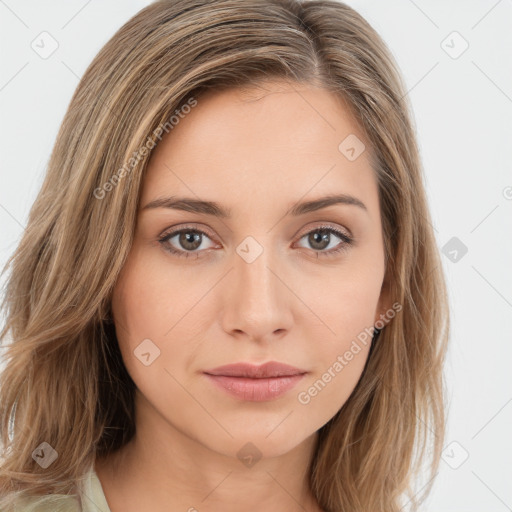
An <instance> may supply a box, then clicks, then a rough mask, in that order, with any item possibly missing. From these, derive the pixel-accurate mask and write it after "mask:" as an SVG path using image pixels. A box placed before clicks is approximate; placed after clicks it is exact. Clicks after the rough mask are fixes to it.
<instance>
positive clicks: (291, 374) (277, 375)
mask: <svg viewBox="0 0 512 512" xmlns="http://www.w3.org/2000/svg"><path fill="white" fill-rule="evenodd" d="M203 373H204V375H206V377H207V378H208V379H209V380H210V381H211V382H212V383H214V384H215V385H216V386H218V387H219V388H220V389H222V390H224V391H226V392H227V393H229V394H230V395H232V396H234V397H236V398H239V399H241V400H246V401H251V402H264V401H268V400H273V399H276V398H278V397H280V396H282V395H284V394H285V393H286V392H287V391H289V390H290V389H292V388H293V387H294V386H295V385H296V384H297V383H298V382H299V381H300V380H301V379H302V378H303V377H304V375H306V373H308V372H307V371H306V370H302V369H300V368H296V367H295V366H290V365H287V364H284V363H279V362H277V361H269V362H268V363H265V364H262V365H254V364H251V363H235V364H228V365H224V366H219V367H217V368H213V369H211V370H206V371H204V372H203Z"/></svg>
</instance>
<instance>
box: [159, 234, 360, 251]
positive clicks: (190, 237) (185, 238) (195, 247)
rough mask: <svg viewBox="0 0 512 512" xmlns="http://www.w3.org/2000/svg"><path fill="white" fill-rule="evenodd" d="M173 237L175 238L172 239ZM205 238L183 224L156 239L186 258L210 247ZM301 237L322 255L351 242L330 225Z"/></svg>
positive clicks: (350, 238) (338, 249) (339, 249)
mask: <svg viewBox="0 0 512 512" xmlns="http://www.w3.org/2000/svg"><path fill="white" fill-rule="evenodd" d="M333 235H334V239H333ZM174 238H175V239H176V240H174V241H173V239H174ZM205 238H206V239H208V240H211V238H210V236H209V235H208V233H206V232H204V231H202V230H200V229H197V228H195V227H191V226H185V227H182V228H181V229H175V230H173V231H171V232H168V233H165V234H164V235H163V236H162V237H160V238H159V239H158V241H159V242H160V243H161V244H162V246H163V247H164V249H165V250H166V251H168V252H170V253H171V254H173V255H175V256H178V257H183V258H188V257H189V256H190V255H193V254H197V256H196V258H199V257H201V256H200V253H202V252H204V251H206V250H207V249H211V247H204V246H203V242H204V241H205ZM336 238H337V239H338V240H340V242H338V243H337V244H336V243H334V245H333V242H336V240H335V239H336ZM302 239H306V242H307V243H308V244H309V245H310V249H312V250H313V251H315V252H316V253H317V254H318V255H322V256H333V255H336V254H338V253H340V252H341V251H346V250H348V248H349V246H350V245H351V244H352V243H353V238H352V237H351V236H349V235H348V234H347V233H344V232H342V231H340V230H339V229H337V228H334V227H332V226H319V227H317V228H316V229H313V230H311V231H308V232H307V233H305V234H304V235H302V236H301V237H300V240H302ZM329 246H331V248H330V249H329V250H326V249H327V248H329ZM199 249H202V250H199Z"/></svg>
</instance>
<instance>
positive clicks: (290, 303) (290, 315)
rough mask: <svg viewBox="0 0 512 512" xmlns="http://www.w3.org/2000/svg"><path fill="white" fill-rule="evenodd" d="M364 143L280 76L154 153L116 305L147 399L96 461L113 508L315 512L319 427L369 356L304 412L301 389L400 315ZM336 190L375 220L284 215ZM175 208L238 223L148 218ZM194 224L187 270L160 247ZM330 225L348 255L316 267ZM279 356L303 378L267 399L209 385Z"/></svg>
mask: <svg viewBox="0 0 512 512" xmlns="http://www.w3.org/2000/svg"><path fill="white" fill-rule="evenodd" d="M350 134H355V135H356V136H357V137H358V138H359V139H360V140H361V141H363V142H364V144H365V145H366V148H367V149H366V151H364V152H363V153H362V154H361V155H360V156H359V157H358V158H357V159H356V160H354V161H349V160H348V159H347V158H346V157H345V155H344V154H342V153H341V152H340V150H339V149H338V146H339V144H340V142H341V141H343V139H345V137H347V136H348V135H350ZM369 147H370V145H369V142H368V141H367V139H366V137H365V135H364V133H363V132H362V131H361V130H360V128H359V127H358V125H357V123H356V122H355V120H354V118H353V117H352V116H351V114H350V111H349V109H348V108H347V105H346V104H345V103H344V101H343V100H342V99H340V98H339V97H337V96H335V95H333V94H332V93H329V92H327V91H325V90H323V89H321V88H317V87H314V86H311V85H307V84H297V83H293V84H289V83H286V82H280V81H271V82H267V83H265V84H264V86H263V88H262V87H261V86H260V87H259V88H255V87H254V86H253V87H252V88H250V89H249V88H248V89H236V90H229V91H223V92H218V91H210V92H208V93H207V95H205V96H201V97H200V98H198V104H197V106H195V107H194V108H192V110H191V112H190V113H189V114H187V115H186V116H185V117H184V118H183V119H181V120H180V122H179V124H178V125H176V126H175V127H174V128H173V129H172V130H171V131H170V132H169V133H168V134H167V135H165V136H164V137H163V138H162V140H161V141H160V142H159V143H158V145H157V146H156V147H155V149H154V151H153V153H152V156H151V160H150V162H149V167H148V169H147V174H146V176H145V178H144V183H143V188H142V192H141V201H140V205H141V210H140V211H139V214H138V221H137V227H136V234H135V238H134V242H133V246H132V248H131V252H130V254H129V257H128V260H127V262H126V264H125V266H124V268H123V271H122V273H121V275H120V277H119V280H118V282H117V284H116V287H115V290H114V294H113V299H112V310H113V315H114V322H115V325H116V332H117V336H118V341H119V345H120V348H121V352H122V355H123V360H124V363H125V365H126V367H127V369H128V372H129V373H130V375H131V377H132V378H133V380H134V382H135V383H136V385H137V388H138V389H137V394H136V402H135V407H136V431H137V433H136V435H135V437H134V439H133V440H132V441H131V442H130V443H128V444H127V445H125V446H124V447H123V448H122V449H121V450H119V451H118V452H117V453H115V454H113V455H111V456H109V457H108V458H107V459H103V460H100V459H98V460H97V461H96V468H95V469H96V472H97V474H98V477H99V479H100V481H101V484H102V487H103V490H104V493H105V496H106V499H107V501H108V503H109V506H110V508H111V510H112V512H121V511H123V512H131V511H140V510H153V511H164V510H165V511H166V510H183V511H190V512H192V511H194V510H198V511H200V512H203V511H222V512H230V511H234V510H236V511H237V512H238V511H240V510H244V511H249V512H251V511H262V510H265V511H270V512H272V511H279V512H283V511H285V512H288V511H289V512H295V511H301V512H303V511H304V510H307V511H320V510H321V509H320V507H319V506H318V504H317V503H316V502H315V500H314V498H313V496H312V493H311V491H310V489H309V487H308V483H307V482H308V477H307V475H308V472H307V466H308V464H309V461H310V460H311V458H312V456H313V453H314V449H315V442H316V440H317V435H318V434H317V431H318V429H320V428H321V427H322V426H323V425H324V424H325V423H327V422H328V421H329V420H330V419H331V418H332V417H333V416H334V415H335V414H336V412H337V411H338V410H339V409H340V408H341V406H342V405H343V404H344V403H345V401H346V400H347V399H348V397H349V396H350V394H351V392H352V390H353V389H354V387H355V385H356V384H357V381H358V379H359V377H360V375H361V373H362V370H363V368H364V364H365V361H366V359H367V355H368V350H369V344H368V345H366V346H363V347H362V350H361V351H360V352H359V353H358V354H357V355H355V356H354V357H353V359H352V360H351V361H350V362H349V363H348V364H347V365H346V366H345V367H344V368H343V370H342V371H341V372H339V373H338V374H337V375H336V377H334V378H332V379H331V381H330V382H329V383H328V384H327V385H326V386H325V387H324V389H323V390H322V391H321V392H319V393H318V394H317V395H316V396H315V397H313V398H311V401H310V402H309V403H307V404H302V403H300V402H299V400H298V393H299V392H301V391H304V390H307V389H308V388H309V387H310V386H311V385H312V384H313V383H314V382H315V381H317V380H318V379H319V378H321V377H322V375H323V374H324V373H325V372H326V371H327V369H328V368H329V367H332V365H333V363H334V362H335V361H336V360H337V358H338V356H339V355H343V354H344V353H345V352H346V351H347V350H348V349H349V347H350V345H351V343H352V342H353V340H355V339H356V337H357V335H358V334H359V333H361V332H362V331H364V329H365V328H370V327H371V326H373V325H374V324H375V322H376V321H377V320H378V319H379V318H381V316H380V315H381V314H383V313H384V312H385V311H386V310H387V309H388V308H389V307H390V304H389V300H388V294H387V289H388V287H387V284H386V282H385V280H384V277H385V259H384V244H383V238H382V225H381V216H380V208H379V199H378V188H377V182H376V179H375V175H374V171H373V169H372V168H371V166H370V163H369V151H368V148H369ZM332 193H345V194H350V195H352V196H355V197H356V198H358V199H359V200H361V201H362V202H363V203H364V204H365V205H366V210H364V209H362V208H359V207H357V206H354V205H346V204H337V205H332V206H329V207H328V208H324V209H322V210H319V211H316V212H310V213H307V214H305V215H302V216H299V217H292V216H288V215H287V211H288V210H289V209H290V207H291V206H292V205H294V204H295V203H297V202H299V201H306V200H312V199H316V198H318V197H321V196H324V195H327V194H332ZM172 195H179V196H188V197H193V198H196V199H203V200H211V201H216V202H218V203H219V204H220V205H222V206H223V207H225V208H229V209H231V211H232V218H230V219H220V218H216V217H214V216H212V215H207V214H204V213H191V212H186V211H179V210H175V209H170V208H164V207H162V208H155V209H145V210H143V209H142V208H143V207H144V206H145V205H146V204H148V203H149V202H150V201H152V200H154V199H156V198H160V197H165V196H172ZM190 223H194V225H193V226H192V228H194V229H200V230H203V231H205V232H206V233H207V236H204V235H203V236H202V239H201V240H202V242H201V245H200V246H199V247H198V245H197V244H196V246H194V247H198V248H195V249H192V252H193V254H189V255H188V257H187V258H185V257H177V256H175V255H173V254H170V253H169V252H166V250H165V249H164V247H165V245H163V244H162V243H160V242H159V241H158V239H159V238H160V237H161V236H162V235H164V234H166V233H168V232H169V231H170V228H176V229H180V228H182V227H184V226H185V225H186V224H190ZM325 223H327V224H328V225H329V226H332V227H334V228H337V229H340V230H341V231H343V232H345V233H346V232H347V231H348V232H349V233H350V234H351V235H352V236H353V238H354V243H353V244H352V245H350V246H347V250H346V251H343V252H341V253H338V254H334V255H333V256H331V257H329V256H328V255H325V254H324V255H322V254H320V253H322V251H323V252H324V253H325V252H328V251H329V250H331V249H332V248H336V247H338V246H339V245H340V244H343V241H342V240H340V239H339V238H338V237H337V236H336V235H334V234H331V236H330V242H329V244H327V243H325V244H324V245H323V246H321V244H317V245H316V246H315V245H313V244H314V240H311V238H312V237H309V238H308V236H307V235H308V233H310V232H311V231H314V230H315V229H319V228H320V227H321V226H322V225H323V224H325ZM192 234H193V233H192ZM305 235H306V236H305ZM247 236H251V237H253V238H254V239H255V240H256V241H257V243H258V244H259V245H260V246H261V247H262V248H263V252H262V253H261V254H260V255H259V257H257V258H256V259H255V260H254V261H253V262H251V263H248V262H247V261H246V260H244V259H243V258H242V257H241V256H240V255H239V254H238V253H237V251H236V249H237V247H239V246H240V244H241V243H242V242H243V241H244V239H245V238H246V237H247ZM171 240H172V241H167V247H168V246H172V247H174V248H175V249H177V250H181V251H182V252H187V251H186V249H187V248H190V247H191V246H192V245H193V244H189V245H186V240H185V245H183V242H184V240H183V239H182V240H181V242H182V244H180V236H179V235H177V236H175V237H173V238H172V239H171ZM242 246H243V244H242ZM250 251H254V249H250ZM189 252H190V249H189ZM198 254H200V255H199V257H198ZM148 338H149V339H150V340H152V342H153V343H154V344H155V345H156V346H157V347H158V348H159V350H160V355H159V357H157V358H156V359H154V361H153V362H152V363H151V364H150V365H149V366H145V365H144V364H142V363H141V361H140V360H139V359H138V358H137V357H136V356H135V355H134V350H135V349H136V348H137V346H138V345H139V344H140V343H141V341H142V340H144V339H148ZM272 360H273V361H280V362H284V363H287V364H291V365H293V366H297V367H299V368H301V369H305V370H307V372H308V374H307V375H306V376H305V377H304V378H303V379H302V381H301V382H300V383H299V384H298V385H297V386H296V387H295V388H293V389H292V390H290V391H288V392H287V393H286V394H285V395H284V396H281V397H279V398H277V399H274V400H271V401H266V402H250V401H244V400H239V399H236V398H233V397H232V396H230V395H228V394H227V393H225V392H224V391H222V390H219V389H217V388H216V387H215V386H213V385H212V384H211V383H210V382H209V381H208V379H207V378H206V377H205V376H204V375H203V374H202V373H201V372H202V371H204V370H207V369H211V368H214V367H216V366H220V365H224V364H229V363H234V362H252V363H255V364H261V363H263V362H266V361H272ZM249 442H250V443H252V444H253V445H254V446H255V447H256V448H257V450H258V451H259V453H261V459H260V460H259V461H258V462H257V463H256V464H254V465H253V466H252V467H248V466H246V465H244V464H243V463H242V462H241V460H240V459H239V458H238V457H237V452H238V451H239V450H240V449H241V448H242V447H243V446H244V445H245V444H246V443H249Z"/></svg>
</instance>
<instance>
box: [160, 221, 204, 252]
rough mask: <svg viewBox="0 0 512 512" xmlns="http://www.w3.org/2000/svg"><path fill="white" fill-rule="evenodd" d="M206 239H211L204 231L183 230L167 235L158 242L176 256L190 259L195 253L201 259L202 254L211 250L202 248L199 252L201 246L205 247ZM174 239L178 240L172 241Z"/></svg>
mask: <svg viewBox="0 0 512 512" xmlns="http://www.w3.org/2000/svg"><path fill="white" fill-rule="evenodd" d="M205 237H206V238H207V239H210V237H209V236H208V235H207V234H206V233H205V232H204V231H201V230H198V229H195V228H194V229H192V228H182V229H179V230H175V231H171V232H170V233H167V234H165V235H164V236H163V237H162V238H160V239H159V240H158V241H159V242H160V243H161V244H162V245H163V246H164V248H165V250H166V251H169V252H170V253H172V254H175V255H176V256H183V257H185V258H188V257H189V255H192V254H195V253H197V257H199V253H200V252H202V251H203V250H206V249H208V248H209V247H202V249H201V250H198V249H199V248H200V247H201V245H203V242H204V238H205ZM172 239H176V240H175V241H172Z"/></svg>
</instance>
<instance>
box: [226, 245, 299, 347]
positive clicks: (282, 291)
mask: <svg viewBox="0 0 512 512" xmlns="http://www.w3.org/2000/svg"><path fill="white" fill-rule="evenodd" d="M250 250H254V247H251V249H250ZM240 254H242V256H240ZM289 280H290V273H289V272H286V271H285V270H284V265H282V264H279V262H278V261H277V258H275V257H274V256H273V255H272V251H271V250H267V249H265V248H263V251H262V252H261V253H260V254H259V255H258V256H257V257H256V259H254V260H251V258H246V257H245V255H244V253H243V248H242V250H240V248H239V253H235V254H234V257H233V268H232V270H231V271H230V272H229V274H228V276H226V279H225V282H224V285H223V286H224V288H223V290H222V294H221V300H222V302H223V304H222V306H223V307H222V325H223V328H224V330H225V332H228V333H229V334H231V335H232V336H235V337H238V338H240V339H243V338H248V339H250V340H253V341H256V342H259V343H264V342H270V341H272V340H274V339H276V338H279V337H282V336H283V335H284V334H285V333H286V332H288V331H289V330H290V327H291V325H292V322H293V311H292V307H293V304H294V300H295V301H297V299H296V298H295V297H294V295H293V293H292V291H291V290H290V288H289V286H290V284H289V283H287V281H289Z"/></svg>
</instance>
